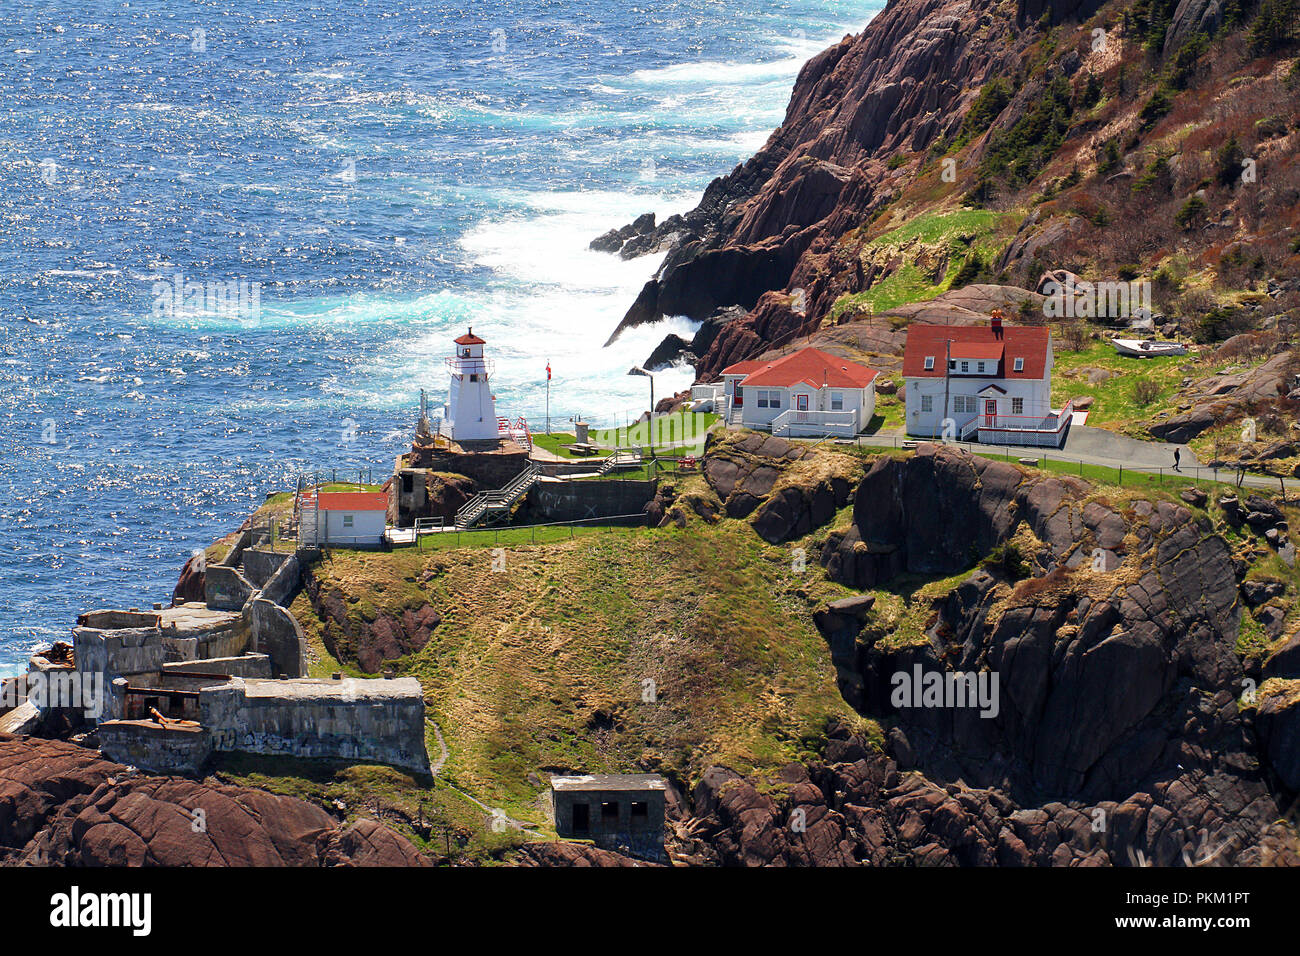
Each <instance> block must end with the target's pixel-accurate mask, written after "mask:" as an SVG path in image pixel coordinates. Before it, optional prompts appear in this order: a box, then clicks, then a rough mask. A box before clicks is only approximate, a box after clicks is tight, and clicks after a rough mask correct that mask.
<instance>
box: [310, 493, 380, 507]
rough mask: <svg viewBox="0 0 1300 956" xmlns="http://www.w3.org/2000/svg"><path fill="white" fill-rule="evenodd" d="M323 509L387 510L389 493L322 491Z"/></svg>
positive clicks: (321, 504) (321, 501)
mask: <svg viewBox="0 0 1300 956" xmlns="http://www.w3.org/2000/svg"><path fill="white" fill-rule="evenodd" d="M318 497H319V498H320V505H319V507H320V510H321V511H387V510H388V495H386V494H384V493H383V492H382V491H322V492H321V493H320V495H319V496H318Z"/></svg>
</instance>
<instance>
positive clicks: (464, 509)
mask: <svg viewBox="0 0 1300 956" xmlns="http://www.w3.org/2000/svg"><path fill="white" fill-rule="evenodd" d="M540 479H541V473H540V472H539V471H538V470H537V466H536V465H535V464H533V463H532V462H531V461H530V462H529V463H528V464H527V466H525V468H524V470H523V471H521V472H520V473H519V474H517V475H515V477H513V478H511V479H510V481H509V482H507V483H506V484H505V486H504V487H502V488H498V489H497V490H496V491H484V492H481V493H479V494H477V495H475V496H474V497H473V498H471V499H470V500H469V501H467V502H465V504H464V505H462V506H461V508H460V510H459V511H457V512H456V527H457V528H471V527H473V526H474V525H475V524H477V523H478V521H479V519H481V518H482V517H483V516H484V515H486V514H487V513H488V512H489V511H498V512H499V511H508V510H509V508H510V506H511V505H513V504H514V503H515V502H516V501H518V500H519V499H520V498H522V497H523V496H524V495H526V494H528V491H529V489H530V488H532V487H533V485H535V484H537V482H538V481H539V480H540Z"/></svg>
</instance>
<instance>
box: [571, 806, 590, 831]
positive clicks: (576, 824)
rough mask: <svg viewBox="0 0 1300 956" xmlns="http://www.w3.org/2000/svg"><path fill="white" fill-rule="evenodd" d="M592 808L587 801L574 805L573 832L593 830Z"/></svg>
mask: <svg viewBox="0 0 1300 956" xmlns="http://www.w3.org/2000/svg"><path fill="white" fill-rule="evenodd" d="M589 814H590V808H589V807H588V806H587V804H585V803H575V804H574V805H573V832H574V833H589V832H590V831H591V817H590V816H589Z"/></svg>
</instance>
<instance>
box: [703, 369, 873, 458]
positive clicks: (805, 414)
mask: <svg viewBox="0 0 1300 956" xmlns="http://www.w3.org/2000/svg"><path fill="white" fill-rule="evenodd" d="M879 374H880V373H879V372H877V371H876V370H875V369H873V368H868V367H867V366H865V365H859V364H858V363H857V362H850V361H849V360H848V359H843V358H840V357H839V356H836V355H831V354H830V353H829V352H823V351H822V350H821V349H816V348H805V349H800V350H799V351H797V352H792V353H791V354H789V355H783V356H781V357H780V358H775V359H759V360H756V361H751V362H737V363H736V364H735V365H731V366H729V367H727V368H725V369H723V370H722V381H723V397H724V400H725V403H726V406H725V407H726V412H725V420H726V422H727V424H728V425H743V426H745V427H746V428H761V429H769V430H771V432H772V434H774V435H786V436H789V437H792V438H797V437H819V436H823V435H844V436H853V435H856V434H858V433H859V432H861V431H862V430H863V429H864V428H865V427H866V425H867V423H868V422H869V421H871V416H872V415H874V414H875V412H876V377H877V376H878V375H879Z"/></svg>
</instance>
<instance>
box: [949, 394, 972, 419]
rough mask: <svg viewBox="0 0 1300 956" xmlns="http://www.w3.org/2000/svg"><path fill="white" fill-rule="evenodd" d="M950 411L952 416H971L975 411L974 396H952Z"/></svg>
mask: <svg viewBox="0 0 1300 956" xmlns="http://www.w3.org/2000/svg"><path fill="white" fill-rule="evenodd" d="M952 410H953V413H954V414H957V415H963V414H972V413H974V411H975V396H974V395H954V396H953V397H952Z"/></svg>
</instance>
